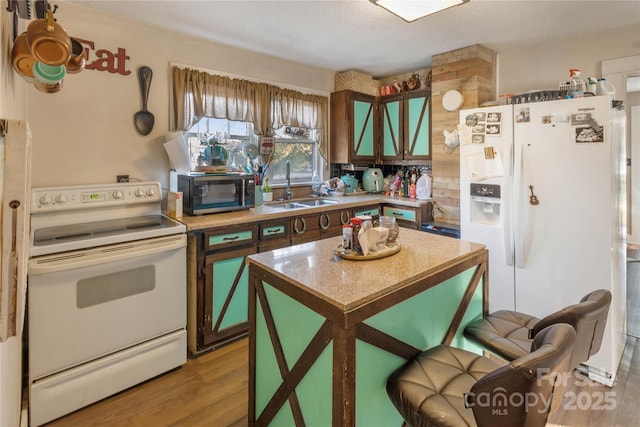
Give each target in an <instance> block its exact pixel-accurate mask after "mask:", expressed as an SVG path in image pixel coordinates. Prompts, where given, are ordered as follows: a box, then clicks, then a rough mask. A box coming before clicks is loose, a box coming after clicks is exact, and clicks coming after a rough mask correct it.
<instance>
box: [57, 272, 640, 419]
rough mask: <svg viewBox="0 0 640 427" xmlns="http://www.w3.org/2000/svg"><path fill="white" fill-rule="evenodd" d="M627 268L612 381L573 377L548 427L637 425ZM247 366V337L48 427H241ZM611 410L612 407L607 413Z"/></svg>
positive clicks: (635, 310)
mask: <svg viewBox="0 0 640 427" xmlns="http://www.w3.org/2000/svg"><path fill="white" fill-rule="evenodd" d="M628 266H629V268H628V286H629V294H628V300H629V304H628V310H629V313H630V316H629V317H630V325H629V330H630V331H632V332H633V335H630V336H629V338H628V339H627V344H626V347H625V351H624V354H623V356H622V360H621V363H620V367H619V369H618V374H617V379H616V382H615V384H614V386H613V387H612V388H608V387H606V386H603V385H600V384H598V383H596V382H593V381H590V380H588V379H586V378H585V377H584V376H582V375H581V374H579V373H575V374H574V375H571V376H570V377H569V379H568V382H567V384H566V388H565V390H564V398H563V400H562V402H560V404H559V406H558V407H557V408H556V410H554V412H552V413H551V415H550V416H549V420H548V424H547V425H548V427H551V426H575V427H613V426H616V427H618V426H619V427H638V426H640V403H639V400H638V396H640V334H638V331H640V262H630V263H629V264H628ZM633 322H637V323H635V324H633V325H632V324H631V323H633ZM634 335H635V336H634ZM247 365H248V345H247V339H246V338H245V339H242V340H239V341H236V342H235V343H232V344H229V345H228V346H225V347H222V348H220V349H218V350H215V351H212V352H210V353H207V354H204V355H202V356H200V357H198V358H192V359H189V360H188V362H187V363H186V364H185V365H184V366H183V367H181V368H179V369H176V370H173V371H171V372H168V373H166V374H164V375H161V376H159V377H157V378H155V379H152V380H149V381H147V382H145V383H143V384H140V385H138V386H136V387H133V388H131V389H129V390H126V391H123V392H121V393H119V394H117V395H115V396H112V397H110V398H107V399H104V400H102V401H100V402H98V403H95V404H93V405H91V406H88V407H86V408H84V409H81V410H79V411H76V412H74V413H72V414H69V415H67V416H65V417H63V418H60V419H58V420H56V421H54V422H52V423H50V424H49V425H50V426H54V427H64V426H74V427H75V426H109V427H118V426H131V427H138V426H141V427H147V426H153V427H161V426H189V427H197V426H209V427H224V426H229V427H243V426H246V425H247V424H248V423H247V396H248V391H247V383H248V373H247V371H248V370H247ZM610 406H615V408H614V409H612V410H609V409H605V408H607V407H610ZM588 408H591V410H589V409H588ZM365 427H378V426H365ZM379 427H389V426H379Z"/></svg>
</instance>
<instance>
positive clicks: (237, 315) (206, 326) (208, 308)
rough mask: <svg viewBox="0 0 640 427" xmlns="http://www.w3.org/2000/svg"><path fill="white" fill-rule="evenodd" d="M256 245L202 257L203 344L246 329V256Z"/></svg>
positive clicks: (227, 338) (238, 334)
mask: <svg viewBox="0 0 640 427" xmlns="http://www.w3.org/2000/svg"><path fill="white" fill-rule="evenodd" d="M252 253H256V248H255V247H250V248H245V249H236V250H233V249H232V250H230V251H228V252H225V251H220V252H218V253H214V254H212V255H207V256H206V257H205V260H206V261H205V278H204V280H205V286H204V288H205V289H204V322H203V327H202V348H206V347H208V346H211V345H217V344H222V343H225V342H229V341H230V340H232V339H236V338H239V337H241V336H244V335H246V334H247V332H248V330H249V323H248V317H249V302H248V301H249V269H248V268H247V267H246V265H245V257H246V256H247V255H250V254H252Z"/></svg>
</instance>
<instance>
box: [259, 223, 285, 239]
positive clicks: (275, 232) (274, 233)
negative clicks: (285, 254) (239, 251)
mask: <svg viewBox="0 0 640 427" xmlns="http://www.w3.org/2000/svg"><path fill="white" fill-rule="evenodd" d="M287 237H289V226H288V224H286V223H269V224H262V225H260V241H264V240H272V239H285V238H287Z"/></svg>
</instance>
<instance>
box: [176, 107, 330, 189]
mask: <svg viewBox="0 0 640 427" xmlns="http://www.w3.org/2000/svg"><path fill="white" fill-rule="evenodd" d="M315 134H316V132H315V131H314V130H309V129H304V128H296V127H291V126H285V127H282V128H281V129H278V130H276V135H275V148H274V155H273V157H272V158H271V160H270V161H269V159H268V158H263V156H258V157H257V158H254V159H251V158H250V156H249V155H248V151H247V149H246V146H247V145H250V144H254V145H256V146H259V137H258V136H256V135H255V134H254V133H253V124H252V123H250V122H239V121H233V120H227V119H216V118H212V117H203V118H202V119H200V120H199V121H198V122H197V123H196V124H195V125H194V126H192V127H191V128H190V129H189V130H188V131H187V141H188V144H189V156H190V159H191V169H192V170H196V168H197V166H199V165H202V166H215V165H221V164H226V165H227V166H228V167H230V168H232V169H234V170H236V169H239V170H244V171H245V172H249V173H254V172H257V170H258V167H259V166H261V165H262V166H264V165H266V164H267V161H268V162H269V167H268V171H267V176H268V177H269V182H270V184H271V185H283V184H285V183H286V163H287V160H288V161H289V164H290V170H291V183H292V184H309V183H311V179H312V178H313V175H314V174H315V175H317V176H318V177H320V178H322V159H321V156H320V155H319V153H318V149H317V143H316V139H315V137H316V135H315ZM208 147H213V148H208ZM214 163H215V164H214Z"/></svg>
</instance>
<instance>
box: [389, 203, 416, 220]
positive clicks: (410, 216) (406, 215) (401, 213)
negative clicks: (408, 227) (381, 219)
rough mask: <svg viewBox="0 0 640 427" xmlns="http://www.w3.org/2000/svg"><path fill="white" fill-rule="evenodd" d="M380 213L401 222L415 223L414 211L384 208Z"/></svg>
mask: <svg viewBox="0 0 640 427" xmlns="http://www.w3.org/2000/svg"><path fill="white" fill-rule="evenodd" d="M382 211H383V213H384V216H393V217H395V218H396V219H399V220H403V221H410V222H415V221H416V211H414V210H413V209H400V208H392V207H389V206H385V207H384V208H383V209H382Z"/></svg>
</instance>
